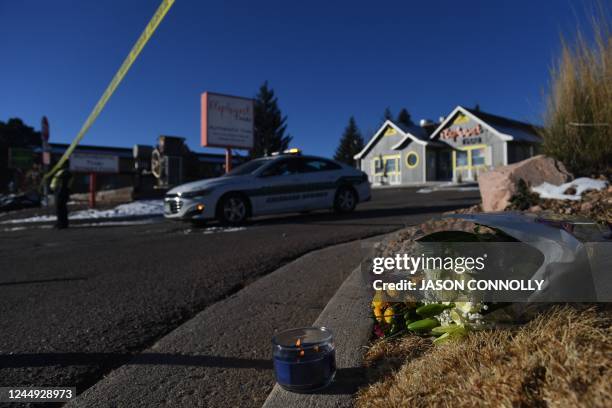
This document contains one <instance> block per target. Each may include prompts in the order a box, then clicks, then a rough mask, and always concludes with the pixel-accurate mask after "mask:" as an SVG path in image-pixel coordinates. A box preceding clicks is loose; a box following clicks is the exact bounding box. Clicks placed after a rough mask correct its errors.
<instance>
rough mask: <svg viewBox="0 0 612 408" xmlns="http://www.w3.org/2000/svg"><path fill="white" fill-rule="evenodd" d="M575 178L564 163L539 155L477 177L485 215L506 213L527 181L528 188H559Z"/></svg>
mask: <svg viewBox="0 0 612 408" xmlns="http://www.w3.org/2000/svg"><path fill="white" fill-rule="evenodd" d="M572 178H573V177H572V175H571V173H569V172H568V171H567V169H566V168H565V166H564V165H563V163H561V162H558V161H556V160H555V159H553V158H551V157H547V156H544V155H538V156H534V157H531V158H529V159H526V160H523V161H521V162H518V163H514V164H510V165H508V166H503V167H498V168H496V169H493V170H490V171H488V172H486V173H483V174H479V175H478V185H479V187H480V195H481V197H482V209H483V211H503V210H505V209H506V207H507V206H508V204H509V202H510V198H511V197H512V196H513V195H514V193H516V191H517V183H518V181H519V180H520V179H523V180H525V182H526V183H527V185H528V186H529V187H533V186H538V185H540V184H542V183H544V182H547V183H550V184H554V185H560V184H563V183H565V182H567V181H569V180H571V179H572Z"/></svg>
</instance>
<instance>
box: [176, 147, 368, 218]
mask: <svg viewBox="0 0 612 408" xmlns="http://www.w3.org/2000/svg"><path fill="white" fill-rule="evenodd" d="M292 152H295V150H294V149H292ZM369 199H370V183H369V182H368V177H367V175H366V174H365V173H363V172H362V171H360V170H358V169H356V168H354V167H351V166H347V165H345V164H342V163H338V162H336V161H333V160H329V159H324V158H321V157H315V156H301V155H294V154H281V155H277V156H272V157H264V158H261V159H255V160H251V161H249V162H247V163H245V164H243V165H241V166H238V167H236V168H235V169H234V170H232V171H231V172H229V173H228V174H226V175H224V176H221V177H218V178H213V179H206V180H200V181H194V182H192V183H187V184H183V185H180V186H178V187H175V188H173V189H172V190H170V191H168V193H167V194H166V197H165V199H164V216H165V217H166V218H168V219H175V220H191V221H199V220H210V219H218V220H219V221H221V222H223V223H226V224H239V223H241V222H243V221H244V220H245V219H246V218H248V217H250V216H257V215H263V214H276V213H284V212H299V211H310V210H319V209H334V210H335V211H337V212H341V213H346V212H351V211H353V210H354V209H355V206H356V205H357V203H359V202H362V201H367V200H369Z"/></svg>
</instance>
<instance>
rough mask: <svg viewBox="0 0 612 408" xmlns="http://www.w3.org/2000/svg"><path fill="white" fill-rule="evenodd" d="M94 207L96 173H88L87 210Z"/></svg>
mask: <svg viewBox="0 0 612 408" xmlns="http://www.w3.org/2000/svg"><path fill="white" fill-rule="evenodd" d="M95 207H96V173H89V208H95Z"/></svg>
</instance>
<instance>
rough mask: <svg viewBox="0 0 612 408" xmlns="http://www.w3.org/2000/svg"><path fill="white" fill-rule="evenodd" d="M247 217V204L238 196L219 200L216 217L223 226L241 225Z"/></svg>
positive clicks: (228, 196) (234, 195) (229, 196)
mask: <svg viewBox="0 0 612 408" xmlns="http://www.w3.org/2000/svg"><path fill="white" fill-rule="evenodd" d="M248 215H249V204H248V202H247V200H246V199H245V198H244V197H243V196H241V195H240V194H230V195H227V196H225V197H223V199H222V200H221V203H220V205H219V211H218V217H219V221H221V222H222V223H223V224H229V225H237V224H241V223H243V222H244V221H245V220H246V219H247V217H248Z"/></svg>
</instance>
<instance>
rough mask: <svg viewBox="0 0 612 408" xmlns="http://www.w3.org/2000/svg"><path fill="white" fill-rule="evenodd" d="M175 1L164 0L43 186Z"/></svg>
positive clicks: (43, 181) (93, 119)
mask: <svg viewBox="0 0 612 408" xmlns="http://www.w3.org/2000/svg"><path fill="white" fill-rule="evenodd" d="M174 1H175V0H162V2H161V4H160V5H159V7H158V8H157V11H156V12H155V14H154V15H153V17H152V18H151V21H149V24H147V27H146V28H145V29H144V31H143V32H142V34H140V37H139V38H138V41H136V44H134V46H133V47H132V50H131V51H130V53H129V54H128V56H127V57H126V58H125V60H124V61H123V64H121V67H119V70H118V71H117V73H116V74H115V76H114V77H113V80H112V81H111V82H110V84H109V85H108V87H107V88H106V90H105V91H104V93H103V94H102V97H101V98H100V100H98V103H96V106H95V107H94V108H93V110H92V111H91V113H90V114H89V117H88V118H87V120H86V121H85V124H84V125H83V127H81V130H80V131H79V134H78V135H77V136H76V137H75V138H74V140H73V141H72V143H70V146H68V149H66V151H65V152H64V154H63V155H62V157H61V158H60V159H59V161H58V162H57V163H56V164H55V166H54V167H53V168H52V169H51V170H50V171H49V172H48V173H47V174H45V176H44V177H43V180H42V183H43V184H44V183H45V182H46V180H47V179H48V178H49V177H51V176H52V175H53V174H55V172H57V171H58V170H59V169H60V168H61V167H62V166H63V165H64V163H65V162H66V160H68V158H69V157H70V155H71V154H72V152H73V151H74V149H75V148H76V147H77V145H78V144H79V142H80V141H81V139H83V136H85V133H87V131H88V130H89V128H90V127H91V125H92V124H93V123H94V122H95V121H96V119H97V118H98V115H100V112H102V109H104V106H105V105H106V103H107V102H108V100H109V99H110V97H111V96H112V95H113V93H114V92H115V89H117V86H119V84H120V83H121V81H122V80H123V77H125V74H127V72H128V71H129V69H130V67H131V66H132V64H133V63H134V61H135V60H136V58H138V55H139V54H140V51H142V49H143V48H144V46H145V44H146V43H147V41H149V39H150V38H151V36H152V35H153V33H154V32H155V29H156V28H157V26H158V25H159V23H161V21H162V20H163V19H164V17H165V15H166V13H167V12H168V10H170V7H172V5H173V4H174Z"/></svg>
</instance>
